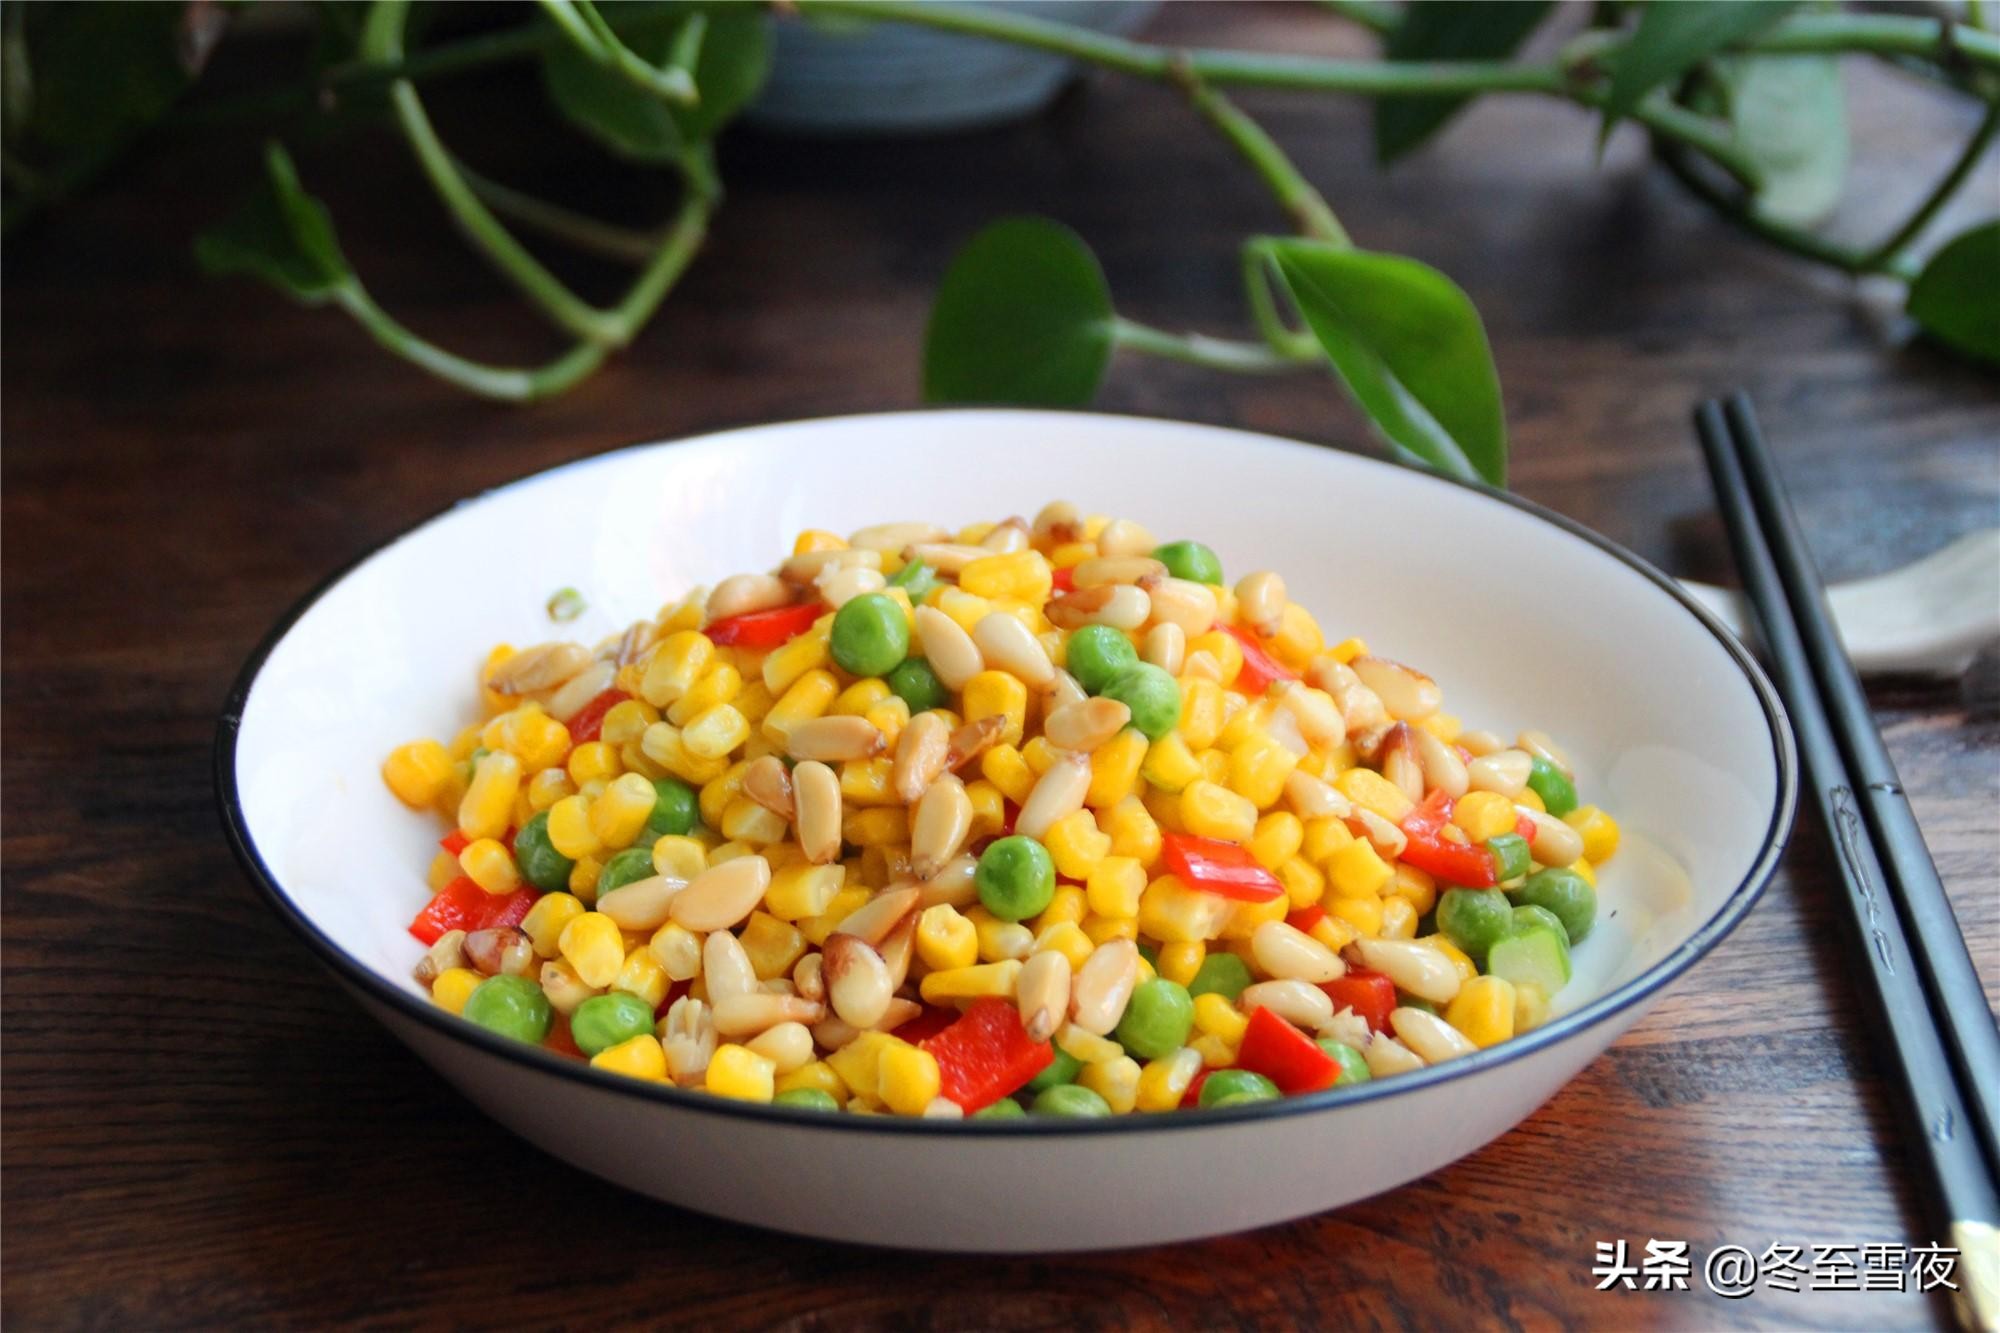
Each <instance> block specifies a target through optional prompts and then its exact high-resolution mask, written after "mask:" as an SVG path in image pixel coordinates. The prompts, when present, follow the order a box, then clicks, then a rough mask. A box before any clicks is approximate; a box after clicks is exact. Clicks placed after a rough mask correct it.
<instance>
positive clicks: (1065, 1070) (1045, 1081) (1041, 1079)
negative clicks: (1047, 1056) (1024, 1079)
mask: <svg viewBox="0 0 2000 1333" xmlns="http://www.w3.org/2000/svg"><path fill="white" fill-rule="evenodd" d="M1055 1052H1056V1058H1055V1059H1053V1060H1051V1061H1050V1062H1049V1063H1048V1064H1046V1065H1044V1066H1043V1067H1042V1072H1041V1073H1039V1074H1037V1075H1035V1076H1034V1077H1033V1078H1031V1079H1029V1080H1028V1086H1027V1088H1026V1091H1028V1092H1043V1091H1046V1090H1047V1089H1049V1088H1056V1087H1061V1086H1062V1085H1063V1084H1065V1083H1074V1082H1076V1076H1077V1075H1078V1074H1081V1073H1082V1072H1083V1061H1081V1060H1079V1059H1077V1058H1076V1057H1075V1056H1073V1055H1071V1054H1070V1053H1069V1052H1068V1051H1066V1050H1064V1049H1063V1048H1062V1047H1060V1046H1058V1047H1056V1048H1055Z"/></svg>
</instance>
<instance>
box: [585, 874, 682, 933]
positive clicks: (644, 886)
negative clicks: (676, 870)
mask: <svg viewBox="0 0 2000 1333" xmlns="http://www.w3.org/2000/svg"><path fill="white" fill-rule="evenodd" d="M687 883H688V882H687V881H686V880H682V879H668V878H667V877H666V876H665V875H648V876H646V878H644V879H635V880H633V881H632V882H631V883H630V884H621V885H619V886H618V887H617V888H615V889H613V890H611V891H610V892H609V893H605V894H600V895H599V896H598V899H597V910H598V911H600V912H602V913H604V915H606V916H608V917H610V918H611V919H612V920H613V921H616V922H617V923H618V928H619V929H620V930H644V931H654V930H658V929H659V928H660V927H661V926H664V925H666V924H667V910H668V908H669V907H670V906H671V905H672V904H673V901H674V898H675V896H676V895H677V894H679V893H680V892H681V890H683V889H685V888H686V887H687Z"/></svg>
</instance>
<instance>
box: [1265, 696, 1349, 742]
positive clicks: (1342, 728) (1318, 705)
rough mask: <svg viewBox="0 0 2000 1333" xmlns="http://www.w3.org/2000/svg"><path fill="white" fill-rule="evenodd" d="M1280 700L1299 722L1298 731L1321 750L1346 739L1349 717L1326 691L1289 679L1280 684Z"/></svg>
mask: <svg viewBox="0 0 2000 1333" xmlns="http://www.w3.org/2000/svg"><path fill="white" fill-rule="evenodd" d="M1278 702H1279V703H1281V704H1282V705H1284V708H1285V711H1286V712H1288V713H1290V714H1291V715H1292V720H1293V721H1295V722H1297V723H1298V724H1299V734H1300V735H1301V736H1304V737H1305V738H1306V740H1307V741H1308V742H1310V743H1311V744H1313V745H1317V746H1319V747H1320V748H1321V749H1332V748H1333V747H1334V746H1336V745H1338V744H1340V743H1341V742H1342V741H1344V740H1346V739H1347V719H1345V718H1343V717H1342V716H1341V715H1340V709H1339V707H1338V706H1336V705H1335V703H1334V702H1333V696H1332V695H1330V694H1328V693H1327V692H1326V691H1325V690H1316V689H1314V688H1313V687H1312V686H1310V685H1307V684H1305V683H1304V682H1302V681H1296V680H1293V681H1287V682H1285V684H1283V685H1282V686H1280V687H1279V694H1278Z"/></svg>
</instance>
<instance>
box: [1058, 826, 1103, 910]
mask: <svg viewBox="0 0 2000 1333" xmlns="http://www.w3.org/2000/svg"><path fill="white" fill-rule="evenodd" d="M1042 842H1043V843H1044V845H1046V846H1047V847H1048V849H1049V855H1050V857H1052V858H1053V859H1054V860H1055V863H1056V873H1057V874H1059V875H1061V876H1062V877H1063V878H1064V879H1077V880H1088V879H1089V878H1090V872H1091V871H1093V870H1095V869H1097V867H1098V865H1099V864H1100V863H1101V862H1102V861H1103V860H1104V858H1105V857H1107V856H1109V855H1110V854H1111V838H1110V835H1109V834H1106V833H1104V832H1102V831H1101V830H1100V829H1099V828H1098V827H1097V820H1096V819H1095V818H1093V817H1092V815H1091V813H1090V811H1088V810H1072V811H1070V812H1069V813H1068V814H1066V815H1064V816H1063V817H1062V818H1061V819H1058V820H1057V821H1056V822H1055V823H1053V824H1051V825H1049V828H1048V832H1047V833H1046V834H1044V835H1043V837H1042ZM1079 919H1081V914H1080V913H1079Z"/></svg>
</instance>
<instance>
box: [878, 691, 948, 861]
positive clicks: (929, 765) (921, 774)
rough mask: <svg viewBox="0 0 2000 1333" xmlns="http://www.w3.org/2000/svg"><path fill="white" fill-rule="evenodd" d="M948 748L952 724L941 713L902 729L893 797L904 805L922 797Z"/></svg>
mask: <svg viewBox="0 0 2000 1333" xmlns="http://www.w3.org/2000/svg"><path fill="white" fill-rule="evenodd" d="M950 749H951V724H950V723H949V722H946V721H945V720H944V718H943V716H941V715H940V714H938V713H934V712H929V711H925V712H922V713H919V714H917V715H916V716H915V717H913V718H911V719H910V720H909V722H908V724H907V725H905V726H904V728H903V734H902V735H901V736H898V737H897V738H896V763H895V767H894V769H893V770H892V775H891V777H892V781H893V782H894V784H895V788H896V795H897V797H898V798H899V799H901V800H902V802H903V803H904V804H905V805H908V804H909V803H910V802H912V801H914V800H916V799H917V798H918V797H919V796H922V795H923V794H924V792H925V790H926V789H927V788H929V787H930V785H931V783H932V782H933V781H934V780H935V779H936V778H937V776H938V774H940V773H942V772H944V771H945V754H946V753H947V752H948V751H949V750H950ZM926 878H928V876H926Z"/></svg>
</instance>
